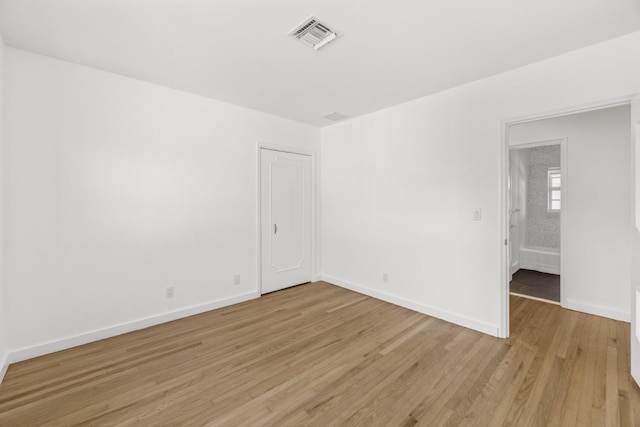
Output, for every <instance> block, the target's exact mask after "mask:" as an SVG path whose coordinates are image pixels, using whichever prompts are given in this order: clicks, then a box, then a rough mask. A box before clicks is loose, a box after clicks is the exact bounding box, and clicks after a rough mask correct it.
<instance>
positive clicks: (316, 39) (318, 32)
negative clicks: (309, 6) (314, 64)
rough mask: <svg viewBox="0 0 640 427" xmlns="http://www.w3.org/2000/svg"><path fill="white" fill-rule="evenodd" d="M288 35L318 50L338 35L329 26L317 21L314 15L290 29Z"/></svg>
mask: <svg viewBox="0 0 640 427" xmlns="http://www.w3.org/2000/svg"><path fill="white" fill-rule="evenodd" d="M289 36H290V37H293V38H294V39H297V40H300V41H301V42H302V43H304V44H306V45H307V46H311V47H312V48H314V49H315V50H318V49H320V48H321V47H323V46H326V45H327V44H329V43H330V42H332V41H333V40H335V39H336V38H337V37H338V33H336V32H335V31H333V30H332V29H331V28H329V26H328V25H326V24H323V23H321V22H319V21H318V20H317V19H316V17H315V16H310V17H309V18H307V19H306V20H305V21H304V22H303V23H301V24H300V25H298V26H297V27H295V28H294V29H293V30H291V32H290V33H289Z"/></svg>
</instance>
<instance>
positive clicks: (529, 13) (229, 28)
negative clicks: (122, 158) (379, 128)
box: [0, 0, 640, 126]
mask: <svg viewBox="0 0 640 427" xmlns="http://www.w3.org/2000/svg"><path fill="white" fill-rule="evenodd" d="M310 15H314V16H316V17H317V18H318V19H320V20H321V21H324V22H326V23H327V24H329V25H330V26H333V27H335V29H337V30H338V31H340V32H343V33H344V36H343V37H342V38H340V39H338V40H337V41H335V42H333V43H332V44H330V45H328V46H327V47H326V48H324V49H322V50H320V51H314V50H312V49H311V48H309V47H307V46H305V45H303V44H301V43H299V42H296V41H295V40H292V39H290V38H288V37H287V33H288V32H289V30H291V29H292V28H293V27H295V26H296V25H297V24H298V23H300V22H301V21H302V20H304V19H305V18H307V17H308V16H310ZM638 30H640V1H638V0H384V1H382V0H324V1H322V0H208V1H207V0H0V33H1V34H2V35H3V37H4V39H5V42H6V43H7V44H8V45H9V46H13V47H17V48H20V49H25V50H29V51H32V52H36V53H40V54H43V55H48V56H51V57H54V58H59V59H63V60H66V61H71V62H75V63H78V64H83V65H87V66H90V67H95V68H98V69H102V70H106V71H110V72H113V73H117V74H122V75H125V76H130V77H133V78H137V79H141V80H146V81H149V82H152V83H157V84H160V85H164V86H168V87H172V88H176V89H181V90H184V91H187V92H192V93H196V94H200V95H203V96H207V97H210V98H214V99H218V100H221V101H226V102H230V103H233V104H238V105H243V106H246V107H249V108H253V109H256V110H260V111H264V112H267V113H271V114H275V115H278V116H282V117H287V118H290V119H293V120H296V121H300V122H304V123H308V124H311V125H314V126H326V125H329V124H332V123H333V122H331V121H328V120H326V119H323V118H321V117H322V116H324V115H327V114H329V113H332V112H334V111H337V112H340V113H343V114H346V115H348V116H350V117H354V116H358V115H361V114H365V113H368V112H371V111H375V110H379V109H381V108H385V107H389V106H392V105H395V104H399V103H402V102H405V101H408V100H411V99H415V98H418V97H421V96H424V95H428V94H431V93H434V92H438V91H441V90H444V89H447V88H451V87H454V86H457V85H460V84H463V83H466V82H469V81H473V80H477V79H480V78H483V77H486V76H489V75H492V74H496V73H500V72H503V71H506V70H509V69H513V68H516V67H519V66H522V65H525V64H528V63H531V62H535V61H538V60H540V59H543V58H547V57H551V56H554V55H558V54H561V53H564V52H568V51H571V50H574V49H577V48H580V47H584V46H588V45H590V44H594V43H598V42H601V41H604V40H607V39H611V38H614V37H617V36H621V35H624V34H628V33H631V32H634V31H638Z"/></svg>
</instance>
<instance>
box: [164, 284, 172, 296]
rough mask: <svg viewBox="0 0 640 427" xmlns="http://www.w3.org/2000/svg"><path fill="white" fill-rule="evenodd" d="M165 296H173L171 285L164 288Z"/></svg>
mask: <svg viewBox="0 0 640 427" xmlns="http://www.w3.org/2000/svg"><path fill="white" fill-rule="evenodd" d="M165 296H166V297H167V298H173V286H169V287H168V288H167V289H166V295H165Z"/></svg>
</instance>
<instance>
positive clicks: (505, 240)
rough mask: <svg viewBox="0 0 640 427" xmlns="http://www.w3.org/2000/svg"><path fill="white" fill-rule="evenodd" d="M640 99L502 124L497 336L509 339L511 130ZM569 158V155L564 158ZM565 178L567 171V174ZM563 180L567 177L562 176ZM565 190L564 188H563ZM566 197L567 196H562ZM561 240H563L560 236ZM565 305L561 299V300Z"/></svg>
mask: <svg viewBox="0 0 640 427" xmlns="http://www.w3.org/2000/svg"><path fill="white" fill-rule="evenodd" d="M637 96H639V95H638V94H637V93H633V94H629V95H624V96H620V97H616V98H609V99H604V100H600V101H594V102H589V103H585V104H580V105H574V106H569V107H565V108H559V109H555V110H550V111H546V112H539V113H534V114H528V115H523V116H519V117H512V118H507V119H503V120H501V121H500V141H501V143H500V182H499V192H500V225H501V227H500V240H499V242H500V243H499V244H500V254H501V256H500V328H499V330H498V337H500V338H508V337H509V312H510V310H509V272H510V268H511V266H510V265H509V258H510V255H509V212H508V209H509V199H508V198H509V197H510V194H509V188H508V183H509V181H508V179H509V128H510V127H511V126H513V125H517V124H520V123H527V122H533V121H538V120H543V119H550V118H554V117H561V116H568V115H571V114H576V113H585V112H588V111H595V110H602V109H605V108H612V107H618V106H621V105H629V104H631V103H632V101H633V100H634V99H635V98H636V97H637ZM563 157H564V158H565V159H566V156H563ZM565 175H566V172H565ZM562 179H563V180H564V179H565V177H564V176H563V178H562ZM563 187H564V186H563ZM563 197H564V195H563ZM560 227H561V233H562V230H563V229H565V228H566V227H565V224H564V222H562V218H561V224H560ZM561 239H562V237H561ZM564 246H565V245H563V244H562V242H561V255H560V256H561V259H560V262H561V267H560V269H561V274H562V273H564V269H563V267H562V265H563V264H564V258H565V257H564V251H563V247H564ZM561 304H562V298H561Z"/></svg>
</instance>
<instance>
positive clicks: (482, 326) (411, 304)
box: [322, 276, 500, 337]
mask: <svg viewBox="0 0 640 427" xmlns="http://www.w3.org/2000/svg"><path fill="white" fill-rule="evenodd" d="M322 280H324V281H325V282H329V283H331V284H334V285H337V286H340V287H342V288H345V289H349V290H350V291H354V292H358V293H360V294H364V295H368V296H370V297H373V298H376V299H379V300H382V301H386V302H389V303H391V304H395V305H399V306H401V307H404V308H408V309H410V310H414V311H417V312H419V313H422V314H426V315H428V316H432V317H436V318H438V319H442V320H445V321H447V322H450V323H455V324H456V325H460V326H464V327H465V328H469V329H473V330H475V331H478V332H482V333H485V334H487V335H492V336H494V337H497V336H499V332H500V331H499V329H500V328H499V327H498V325H492V324H490V323H486V322H482V321H479V320H476V319H472V318H470V317H467V316H463V315H461V314H457V313H452V312H450V311H447V310H441V309H439V308H435V307H431V306H429V305H426V304H422V303H418V302H415V301H411V300H409V299H406V298H403V297H400V296H397V295H392V294H390V293H387V292H382V291H377V290H375V289H371V288H368V287H366V286H362V285H357V284H355V283H351V282H348V281H346V280H341V279H337V278H335V277H330V276H322Z"/></svg>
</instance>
